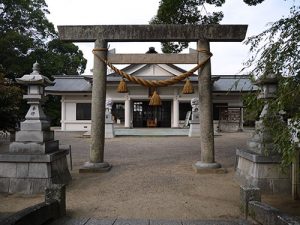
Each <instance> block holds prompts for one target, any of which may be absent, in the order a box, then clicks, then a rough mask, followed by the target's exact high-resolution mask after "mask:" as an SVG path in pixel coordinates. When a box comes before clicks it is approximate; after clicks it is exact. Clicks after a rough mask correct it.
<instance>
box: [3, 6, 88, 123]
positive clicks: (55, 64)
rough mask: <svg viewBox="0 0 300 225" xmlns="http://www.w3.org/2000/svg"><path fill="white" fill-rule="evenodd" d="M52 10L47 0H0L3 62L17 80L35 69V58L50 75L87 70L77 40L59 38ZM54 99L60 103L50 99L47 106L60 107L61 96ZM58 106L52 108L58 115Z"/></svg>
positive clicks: (11, 77) (45, 73) (6, 71)
mask: <svg viewBox="0 0 300 225" xmlns="http://www.w3.org/2000/svg"><path fill="white" fill-rule="evenodd" d="M48 13H49V11H48V9H47V4H46V2H45V0H0V66H1V68H2V71H3V74H5V77H6V78H8V79H12V80H13V79H15V78H17V77H21V76H23V75H24V74H28V73H31V72H32V65H33V63H34V62H35V61H38V62H39V64H40V66H41V74H43V75H45V76H47V77H49V78H50V79H51V78H52V77H51V76H52V75H57V74H72V75H76V74H81V73H83V72H84V70H85V67H86V62H87V61H86V59H84V57H83V53H82V52H81V51H80V50H79V48H78V47H77V46H75V45H74V44H71V43H64V42H62V41H60V40H59V39H58V34H57V32H56V31H55V29H54V25H53V24H52V23H51V22H49V21H48V19H47V17H46V14H48ZM50 100H51V101H52V103H53V101H56V104H52V103H51V102H47V103H46V108H47V105H56V107H59V105H60V103H59V99H57V98H55V97H51V98H50ZM1 107H2V106H1ZM58 110H59V108H57V110H55V109H52V110H51V112H52V111H56V113H54V114H53V115H55V114H56V115H57V114H58V113H57V111H58ZM51 117H52V119H55V118H53V116H51ZM2 119H3V118H2V117H0V120H1V123H2ZM56 121H57V120H56ZM3 124H4V122H3Z"/></svg>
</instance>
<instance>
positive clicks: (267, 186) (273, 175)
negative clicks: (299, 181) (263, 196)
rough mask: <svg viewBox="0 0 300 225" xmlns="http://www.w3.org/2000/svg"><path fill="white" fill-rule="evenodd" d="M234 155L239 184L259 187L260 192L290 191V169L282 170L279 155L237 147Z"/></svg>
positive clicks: (236, 176) (236, 177)
mask: <svg viewBox="0 0 300 225" xmlns="http://www.w3.org/2000/svg"><path fill="white" fill-rule="evenodd" d="M236 155H237V168H236V174H235V179H236V180H237V181H238V182H239V183H240V184H241V185H244V186H252V187H257V188H260V190H261V191H262V193H272V194H273V193H287V194H289V193H291V190H292V186H291V171H290V169H288V170H287V171H285V172H282V170H281V168H280V157H278V156H263V155H259V154H255V153H253V152H250V151H247V150H239V149H238V150H237V151H236Z"/></svg>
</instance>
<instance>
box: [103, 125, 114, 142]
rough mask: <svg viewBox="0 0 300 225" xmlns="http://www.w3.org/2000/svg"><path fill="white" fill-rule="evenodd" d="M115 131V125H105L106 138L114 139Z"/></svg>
mask: <svg viewBox="0 0 300 225" xmlns="http://www.w3.org/2000/svg"><path fill="white" fill-rule="evenodd" d="M114 137H115V130H114V124H113V123H105V138H114Z"/></svg>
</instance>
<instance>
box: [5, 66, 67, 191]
mask: <svg viewBox="0 0 300 225" xmlns="http://www.w3.org/2000/svg"><path fill="white" fill-rule="evenodd" d="M17 82H18V83H21V84H24V85H27V86H28V94H27V95H24V99H26V100H27V101H28V104H29V105H30V107H29V110H28V112H27V114H26V116H25V119H26V120H25V121H24V122H22V123H21V125H20V128H21V130H20V131H18V132H16V136H15V141H14V142H12V143H11V144H10V146H9V152H7V153H4V154H0V192H6V193H23V194H35V193H43V192H44V191H45V188H46V187H48V186H49V185H52V184H67V183H68V182H69V181H70V180H71V175H70V172H69V170H68V164H67V159H66V155H67V154H68V150H66V149H64V150H62V149H59V143H58V141H56V140H54V132H53V131H51V130H50V122H49V121H48V120H47V118H46V116H45V114H44V112H43V110H42V106H41V104H42V102H43V100H44V87H45V86H48V85H51V84H52V82H51V81H50V80H48V78H46V77H44V76H42V75H40V74H39V67H38V64H37V63H35V64H34V65H33V72H32V73H31V74H29V75H24V76H23V77H22V78H19V79H17Z"/></svg>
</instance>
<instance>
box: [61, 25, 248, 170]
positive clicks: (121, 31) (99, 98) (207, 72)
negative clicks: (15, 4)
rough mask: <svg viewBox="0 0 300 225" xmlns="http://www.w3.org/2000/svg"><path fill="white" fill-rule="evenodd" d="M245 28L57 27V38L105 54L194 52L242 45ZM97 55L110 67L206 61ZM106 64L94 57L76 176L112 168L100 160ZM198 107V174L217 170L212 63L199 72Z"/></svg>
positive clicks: (180, 56)
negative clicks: (146, 47)
mask: <svg viewBox="0 0 300 225" xmlns="http://www.w3.org/2000/svg"><path fill="white" fill-rule="evenodd" d="M246 31H247V25H174V24H172V25H165V24H164V25H163V24H161V25H97V26H58V32H59V36H60V39H61V40H63V41H69V42H94V43H95V49H102V50H103V49H107V43H108V42H166V41H186V42H197V48H198V49H201V50H206V51H207V52H209V51H210V46H209V43H210V42H240V41H242V40H244V38H245V35H246ZM95 54H97V55H98V57H101V58H103V59H108V61H109V62H111V63H113V64H134V63H137V64H151V63H153V64H154V63H160V64H164V63H173V64H197V63H200V62H202V61H203V60H204V59H205V58H206V57H207V56H206V54H205V53H203V51H201V52H200V51H199V52H198V53H193V54H112V55H107V51H97V52H95ZM106 73H107V70H106V64H105V63H104V62H102V61H100V60H99V59H98V58H97V57H95V56H94V70H93V88H92V127H91V148H90V159H89V162H87V163H85V164H84V166H83V168H82V169H80V172H104V171H108V170H109V169H110V168H111V165H110V164H109V163H107V162H105V161H104V142H105V137H104V134H105V100H106V75H107V74H106ZM198 74H199V77H198V91H199V104H200V108H201V110H200V115H199V119H200V129H201V132H200V133H201V135H200V140H201V146H200V150H201V157H200V161H198V162H197V163H196V164H194V165H193V166H194V168H195V169H196V171H199V170H200V171H201V170H205V171H207V170H210V169H214V168H220V167H221V165H220V164H218V163H216V162H215V157H214V132H213V120H212V92H211V63H210V60H209V61H208V62H207V63H206V64H205V65H204V67H202V68H200V69H199V71H198Z"/></svg>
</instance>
